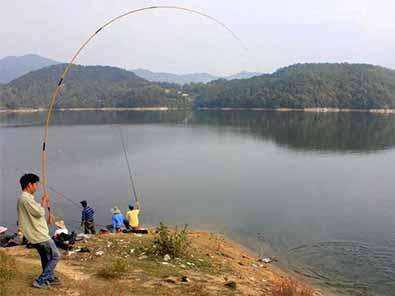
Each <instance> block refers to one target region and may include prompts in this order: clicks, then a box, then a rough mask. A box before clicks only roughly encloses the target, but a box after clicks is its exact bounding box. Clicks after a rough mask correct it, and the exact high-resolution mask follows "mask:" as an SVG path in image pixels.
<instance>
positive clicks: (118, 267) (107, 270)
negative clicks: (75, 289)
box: [97, 258, 129, 279]
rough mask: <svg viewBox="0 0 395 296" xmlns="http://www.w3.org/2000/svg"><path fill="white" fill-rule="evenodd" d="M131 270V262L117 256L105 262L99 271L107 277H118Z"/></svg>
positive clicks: (100, 274)
mask: <svg viewBox="0 0 395 296" xmlns="http://www.w3.org/2000/svg"><path fill="white" fill-rule="evenodd" d="M128 270H129V262H128V261H127V260H125V259H123V258H117V259H114V260H111V261H110V262H108V263H106V264H104V266H103V267H102V268H101V269H100V270H99V271H98V273H97V274H98V275H99V276H101V277H104V278H107V279H111V278H118V277H122V276H123V275H125V274H126V273H127V272H128Z"/></svg>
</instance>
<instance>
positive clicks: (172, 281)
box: [164, 277, 177, 284]
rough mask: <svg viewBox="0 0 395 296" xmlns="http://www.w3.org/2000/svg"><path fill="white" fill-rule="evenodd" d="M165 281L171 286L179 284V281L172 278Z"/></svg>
mask: <svg viewBox="0 0 395 296" xmlns="http://www.w3.org/2000/svg"><path fill="white" fill-rule="evenodd" d="M164 281H165V282H166V283H169V284H177V280H176V279H174V278H172V277H168V278H165V279H164Z"/></svg>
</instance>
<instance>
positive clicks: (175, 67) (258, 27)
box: [0, 0, 395, 74]
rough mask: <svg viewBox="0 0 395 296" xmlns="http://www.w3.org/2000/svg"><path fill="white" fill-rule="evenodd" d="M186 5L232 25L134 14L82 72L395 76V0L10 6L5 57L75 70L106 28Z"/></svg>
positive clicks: (92, 53)
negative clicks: (327, 68) (94, 68)
mask: <svg viewBox="0 0 395 296" xmlns="http://www.w3.org/2000/svg"><path fill="white" fill-rule="evenodd" d="M150 5H179V6H184V7H188V8H192V9H196V10H200V11H202V12H205V13H207V14H209V15H211V16H213V17H215V18H217V19H219V20H221V21H222V22H224V23H225V24H226V25H228V26H229V27H230V28H231V29H232V30H233V31H234V32H235V33H236V34H237V35H238V36H239V37H240V38H241V39H242V40H243V42H244V44H245V45H246V47H248V51H245V50H243V48H242V47H241V45H240V44H239V43H238V42H237V41H236V40H235V39H233V37H232V36H231V34H229V33H228V32H227V31H226V30H224V28H222V27H220V26H218V25H217V24H215V23H214V22H212V21H210V20H208V19H204V18H202V17H200V16H196V15H191V14H187V13H184V12H179V11H174V10H157V11H148V12H142V13H140V14H134V15H132V16H130V17H128V18H125V19H122V20H121V21H119V22H118V23H115V24H114V25H113V26H111V27H109V28H108V29H106V30H104V31H103V32H102V33H100V34H99V35H98V36H97V38H96V39H95V40H94V41H93V42H92V43H91V44H90V45H89V47H88V48H87V49H86V50H85V51H84V52H83V54H82V55H81V57H80V58H79V60H78V61H77V62H78V63H81V64H103V65H114V66H120V67H124V68H127V69H134V68H147V69H150V70H153V71H166V72H174V73H188V72H209V73H213V74H231V73H235V72H238V71H240V70H248V71H259V72H272V71H273V70H275V69H277V68H279V67H282V66H286V65H289V64H293V63H298V62H353V63H354V62H363V63H372V64H379V65H382V66H386V67H390V68H395V58H394V52H395V38H394V35H395V34H394V33H395V22H394V20H395V1H390V0H376V1H371V0H319V1H317V0H276V1H265V0H244V1H237V2H236V1H229V0H228V1H225V0H191V1H180V0H173V1H167V0H166V1H140V0H122V1H121V0H111V1H109V0H106V1H104V0H103V1H100V0H95V1H93V0H78V1H77V0H56V1H53V0H34V1H31V0H30V1H29V0H24V1H21V0H1V2H0V25H1V29H0V40H1V43H0V58H2V57H4V56H8V55H24V54H27V53H36V54H39V55H42V56H45V57H49V58H52V59H55V60H59V61H67V60H69V59H70V57H71V56H72V54H73V52H74V51H75V50H76V49H77V48H78V47H79V45H80V44H81V43H82V41H83V40H84V39H86V38H87V36H88V35H89V34H90V33H91V32H93V31H95V30H96V29H97V28H98V27H99V26H100V25H101V24H103V23H104V22H105V21H106V20H108V19H110V18H112V17H114V16H116V15H118V14H120V13H123V12H126V11H128V10H132V9H136V8H139V7H143V6H150Z"/></svg>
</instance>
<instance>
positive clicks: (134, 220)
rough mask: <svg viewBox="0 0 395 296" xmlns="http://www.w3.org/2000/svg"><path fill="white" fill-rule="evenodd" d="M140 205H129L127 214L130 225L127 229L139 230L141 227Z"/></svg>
mask: <svg viewBox="0 0 395 296" xmlns="http://www.w3.org/2000/svg"><path fill="white" fill-rule="evenodd" d="M139 213H140V205H139V203H138V202H136V204H135V207H134V206H132V205H129V211H127V212H126V220H127V222H128V224H129V225H127V226H128V227H127V228H131V229H137V228H138V227H139Z"/></svg>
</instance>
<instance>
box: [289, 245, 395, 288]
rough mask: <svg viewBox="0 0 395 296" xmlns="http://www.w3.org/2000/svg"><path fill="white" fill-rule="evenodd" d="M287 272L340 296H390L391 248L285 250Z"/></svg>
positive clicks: (394, 278)
mask: <svg viewBox="0 0 395 296" xmlns="http://www.w3.org/2000/svg"><path fill="white" fill-rule="evenodd" d="M288 256H289V257H290V258H291V259H290V262H291V268H292V269H293V270H294V271H295V272H296V273H299V274H302V275H303V276H306V277H308V278H311V279H313V280H316V281H318V282H319V283H321V284H325V285H327V286H330V287H331V288H332V289H334V290H335V291H336V292H337V293H342V294H344V295H375V296H390V295H394V294H393V291H394V289H395V246H394V245H391V246H390V245H386V246H385V247H383V246H380V247H376V246H370V245H368V244H366V243H363V242H353V241H329V242H319V243H314V244H310V245H302V246H298V247H296V248H293V249H291V250H289V252H288Z"/></svg>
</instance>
